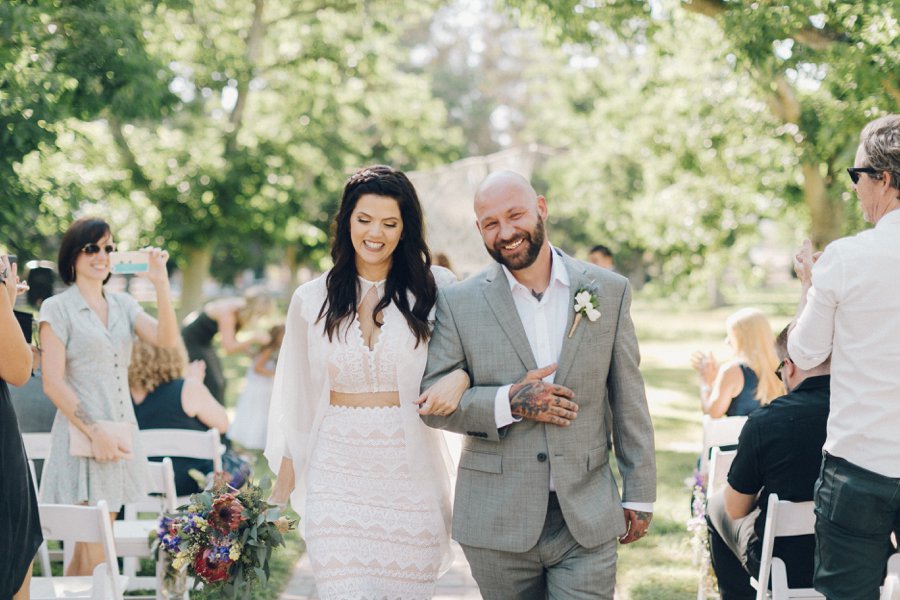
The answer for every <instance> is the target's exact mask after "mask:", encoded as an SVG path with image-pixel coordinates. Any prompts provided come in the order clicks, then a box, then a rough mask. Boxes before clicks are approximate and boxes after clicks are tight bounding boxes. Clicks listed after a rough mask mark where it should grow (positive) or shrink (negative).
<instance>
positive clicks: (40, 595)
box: [29, 500, 128, 600]
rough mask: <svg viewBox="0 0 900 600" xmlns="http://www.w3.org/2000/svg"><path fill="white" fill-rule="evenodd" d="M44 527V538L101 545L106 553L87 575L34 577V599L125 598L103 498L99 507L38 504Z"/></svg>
mask: <svg viewBox="0 0 900 600" xmlns="http://www.w3.org/2000/svg"><path fill="white" fill-rule="evenodd" d="M38 511H39V512H40V517H41V529H42V530H43V533H44V539H45V540H59V541H61V542H62V543H63V544H64V545H65V546H72V545H74V544H75V543H76V542H87V543H93V544H101V545H102V546H103V552H104V553H105V554H106V558H105V560H104V562H102V563H101V564H99V565H97V567H96V568H95V569H94V573H93V575H92V576H88V577H64V576H63V577H49V576H48V577H34V578H32V579H31V586H30V588H29V590H30V592H31V599H32V600H55V599H57V598H91V599H94V600H110V599H113V600H123V599H122V594H123V592H124V590H125V587H126V586H127V583H128V580H127V577H124V576H122V575H120V574H119V566H118V563H117V557H116V547H115V543H114V541H113V533H112V525H111V524H110V522H109V508H108V507H107V505H106V501H104V500H100V501H99V502H97V506H78V505H69V504H39V505H38Z"/></svg>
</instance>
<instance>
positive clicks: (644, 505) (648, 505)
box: [622, 502, 653, 513]
mask: <svg viewBox="0 0 900 600" xmlns="http://www.w3.org/2000/svg"><path fill="white" fill-rule="evenodd" d="M622 508H627V509H628V510H634V511H640V512H648V513H652V512H653V503H652V502H623V503H622Z"/></svg>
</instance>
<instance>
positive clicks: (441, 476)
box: [265, 267, 456, 574]
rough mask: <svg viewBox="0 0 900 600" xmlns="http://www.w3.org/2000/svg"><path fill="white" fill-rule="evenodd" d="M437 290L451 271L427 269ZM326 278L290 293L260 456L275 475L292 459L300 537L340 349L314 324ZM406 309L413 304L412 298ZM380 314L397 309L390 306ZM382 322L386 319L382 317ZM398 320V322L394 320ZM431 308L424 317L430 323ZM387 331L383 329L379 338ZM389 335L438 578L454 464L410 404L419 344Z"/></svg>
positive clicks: (407, 335) (446, 545) (447, 558)
mask: <svg viewBox="0 0 900 600" xmlns="http://www.w3.org/2000/svg"><path fill="white" fill-rule="evenodd" d="M432 272H433V274H434V278H435V281H436V282H437V284H438V286H443V285H448V284H450V283H453V282H455V281H456V277H455V276H454V275H453V273H451V272H450V271H449V270H447V269H444V268H441V267H432ZM326 276H327V273H326V274H324V275H322V276H320V277H318V278H316V279H314V280H312V281H310V282H309V283H306V284H304V285H302V286H300V287H299V288H297V290H296V291H295V292H294V295H293V298H292V299H291V304H290V308H289V309H288V315H287V323H286V324H285V335H284V342H283V343H282V347H281V352H280V354H279V356H278V364H277V366H276V368H275V383H274V387H273V390H272V401H271V405H270V407H269V428H268V437H267V440H266V450H265V456H266V459H267V460H268V462H269V468H270V469H271V470H272V471H273V472H275V473H277V472H278V469H279V468H280V466H281V460H282V458H283V457H287V458H290V459H292V460H293V463H294V476H295V479H296V487H295V488H294V491H293V492H292V493H291V506H292V507H293V508H294V510H295V511H297V513H298V514H299V515H300V517H301V519H300V532H301V535H302V534H303V531H304V519H303V516H304V512H305V507H306V486H307V468H308V466H309V458H310V456H311V455H312V451H313V448H315V444H316V438H317V434H318V431H319V426H320V424H321V422H322V418H323V417H324V415H325V409H326V407H327V406H328V402H329V395H330V394H329V392H330V389H331V386H330V385H329V381H328V357H329V354H330V353H331V351H332V350H333V348H334V346H335V344H339V343H343V342H342V341H341V340H343V333H344V330H345V328H341V330H340V334H339V335H338V336H336V337H335V338H334V339H333V340H332V341H329V340H328V336H326V335H325V331H324V319H323V320H322V321H321V322H319V323H316V318H317V317H318V314H319V309H320V308H321V307H322V303H323V302H324V301H325V297H326V288H325V278H326ZM410 305H412V299H411V300H410ZM385 311H396V312H398V315H397V316H400V315H399V311H398V310H397V308H396V307H395V306H394V305H393V303H392V304H389V305H388V307H387V308H386V309H385ZM385 318H387V315H386V316H385ZM400 318H401V319H402V318H403V317H402V316H400ZM433 319H434V309H432V313H431V315H430V316H429V320H430V321H432V322H433ZM390 331H392V330H384V331H382V332H381V335H385V334H386V333H389V332H390ZM393 331H394V332H395V333H394V335H402V336H404V338H403V340H401V343H400V344H399V345H398V348H400V349H401V351H400V352H399V353H398V356H397V362H398V364H397V377H398V382H397V384H398V385H397V389H398V390H399V393H400V411H401V415H402V421H403V429H404V435H405V438H406V443H407V453H408V461H409V466H410V474H411V475H412V477H413V478H414V479H415V480H416V481H418V482H420V483H421V485H422V486H424V488H425V489H426V490H430V491H431V492H432V493H431V494H430V498H431V502H432V512H433V517H434V519H435V520H436V522H438V523H440V524H441V531H442V532H443V533H442V535H441V554H442V561H441V568H440V573H441V574H443V573H444V572H445V571H446V570H447V569H448V568H449V567H450V562H451V560H452V554H451V550H450V517H451V497H450V489H451V482H450V478H451V477H452V476H453V475H454V474H455V469H454V466H453V461H452V459H451V457H450V453H449V451H448V450H447V445H446V442H445V441H444V437H443V435H442V434H441V432H440V431H438V430H436V429H432V428H430V427H427V426H426V425H425V424H424V423H423V422H422V420H421V419H420V417H419V414H418V412H416V409H417V408H418V407H417V405H416V404H414V401H415V400H416V399H417V398H418V396H419V385H420V384H421V382H422V375H423V374H424V372H425V363H426V361H427V358H428V345H427V344H423V343H420V344H419V345H418V347H416V339H415V337H414V336H413V335H412V333H411V332H410V330H409V328H408V327H403V328H395V329H393Z"/></svg>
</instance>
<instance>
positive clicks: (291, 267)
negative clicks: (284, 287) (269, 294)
mask: <svg viewBox="0 0 900 600" xmlns="http://www.w3.org/2000/svg"><path fill="white" fill-rule="evenodd" d="M299 243H300V242H294V243H291V244H288V245H287V246H286V247H285V249H284V263H285V264H286V265H287V268H288V273H289V274H290V279H288V294H293V293H294V290H296V289H297V269H298V268H299V266H300V265H299V264H297V244H299Z"/></svg>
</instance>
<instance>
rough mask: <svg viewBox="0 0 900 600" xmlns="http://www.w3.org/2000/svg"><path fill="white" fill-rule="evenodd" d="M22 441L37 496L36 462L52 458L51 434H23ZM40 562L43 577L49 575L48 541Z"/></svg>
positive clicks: (42, 550)
mask: <svg viewBox="0 0 900 600" xmlns="http://www.w3.org/2000/svg"><path fill="white" fill-rule="evenodd" d="M22 441H23V442H24V443H25V455H26V456H27V457H28V470H29V471H31V481H32V482H33V483H34V493H35V494H37V493H39V489H38V488H39V486H40V482H39V481H38V478H37V470H36V469H35V466H34V461H36V460H47V459H48V458H49V457H50V433H23V434H22ZM38 560H39V561H40V563H41V575H49V574H50V552H49V551H48V550H47V541H46V540H44V541H43V542H42V543H41V547H40V548H38Z"/></svg>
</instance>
